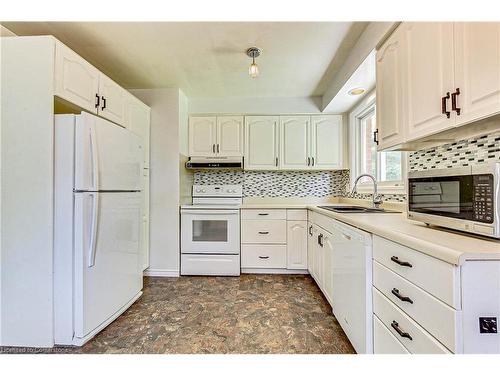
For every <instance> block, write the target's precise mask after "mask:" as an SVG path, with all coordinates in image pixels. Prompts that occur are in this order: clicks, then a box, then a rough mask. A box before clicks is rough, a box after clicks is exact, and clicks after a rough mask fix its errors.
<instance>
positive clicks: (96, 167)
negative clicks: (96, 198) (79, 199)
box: [90, 125, 99, 190]
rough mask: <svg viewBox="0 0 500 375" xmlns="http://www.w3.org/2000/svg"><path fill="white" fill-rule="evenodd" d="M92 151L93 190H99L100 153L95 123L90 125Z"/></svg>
mask: <svg viewBox="0 0 500 375" xmlns="http://www.w3.org/2000/svg"><path fill="white" fill-rule="evenodd" d="M90 153H91V154H90V155H91V158H92V190H99V155H98V149H97V139H96V134H95V128H94V126H93V125H91V126H90Z"/></svg>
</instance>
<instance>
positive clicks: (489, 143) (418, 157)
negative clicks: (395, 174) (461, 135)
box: [408, 130, 500, 171]
mask: <svg viewBox="0 0 500 375" xmlns="http://www.w3.org/2000/svg"><path fill="white" fill-rule="evenodd" d="M491 161H500V130H499V131H496V132H493V133H490V134H487V135H482V136H479V137H475V138H471V139H463V140H460V141H458V142H453V143H448V144H445V145H442V146H438V147H433V148H429V149H426V150H422V151H417V152H412V153H410V155H409V160H408V166H409V170H410V171H421V170H428V169H445V168H453V167H466V166H469V165H472V164H479V163H487V162H491Z"/></svg>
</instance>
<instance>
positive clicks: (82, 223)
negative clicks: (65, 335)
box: [74, 193, 142, 338]
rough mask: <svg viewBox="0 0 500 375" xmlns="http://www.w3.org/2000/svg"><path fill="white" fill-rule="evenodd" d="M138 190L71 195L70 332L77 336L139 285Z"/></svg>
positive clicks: (100, 320) (94, 325) (99, 321)
mask: <svg viewBox="0 0 500 375" xmlns="http://www.w3.org/2000/svg"><path fill="white" fill-rule="evenodd" d="M141 206H142V197H141V193H76V194H75V211H74V212H75V220H74V222H75V239H74V241H75V245H74V248H75V284H74V288H75V289H74V307H75V308H74V319H75V336H76V337H77V338H82V337H84V336H86V335H88V334H89V333H90V332H92V331H93V330H95V329H96V328H97V327H98V326H99V325H100V324H102V323H103V322H105V321H106V320H107V319H109V318H110V317H111V316H112V315H113V314H114V313H116V312H117V311H118V310H120V308H122V307H123V306H124V305H126V304H127V302H129V301H130V300H131V299H132V298H133V297H134V296H135V295H136V294H137V293H138V292H139V291H140V290H141V289H142V259H141V232H142V213H141V211H142V209H141Z"/></svg>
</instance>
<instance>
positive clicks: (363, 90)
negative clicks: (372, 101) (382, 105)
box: [349, 87, 365, 96]
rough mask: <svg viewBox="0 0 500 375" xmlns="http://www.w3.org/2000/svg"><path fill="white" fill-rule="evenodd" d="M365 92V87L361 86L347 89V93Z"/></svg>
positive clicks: (358, 93) (357, 93) (359, 93)
mask: <svg viewBox="0 0 500 375" xmlns="http://www.w3.org/2000/svg"><path fill="white" fill-rule="evenodd" d="M364 92H365V89H363V88H361V87H357V88H355V89H351V90H349V95H353V96H355V95H361V94H362V93H364Z"/></svg>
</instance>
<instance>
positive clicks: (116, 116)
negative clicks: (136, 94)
mask: <svg viewBox="0 0 500 375" xmlns="http://www.w3.org/2000/svg"><path fill="white" fill-rule="evenodd" d="M99 95H100V96H101V100H100V103H99V108H98V114H99V115H100V116H102V117H104V118H105V119H108V120H109V121H113V122H115V123H117V124H118V125H122V126H123V125H124V123H125V102H126V100H127V98H128V95H130V93H129V92H128V91H127V90H125V89H124V88H123V87H121V86H120V85H118V84H117V83H116V82H115V81H113V80H112V79H111V78H109V77H107V76H105V75H104V74H102V73H99Z"/></svg>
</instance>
